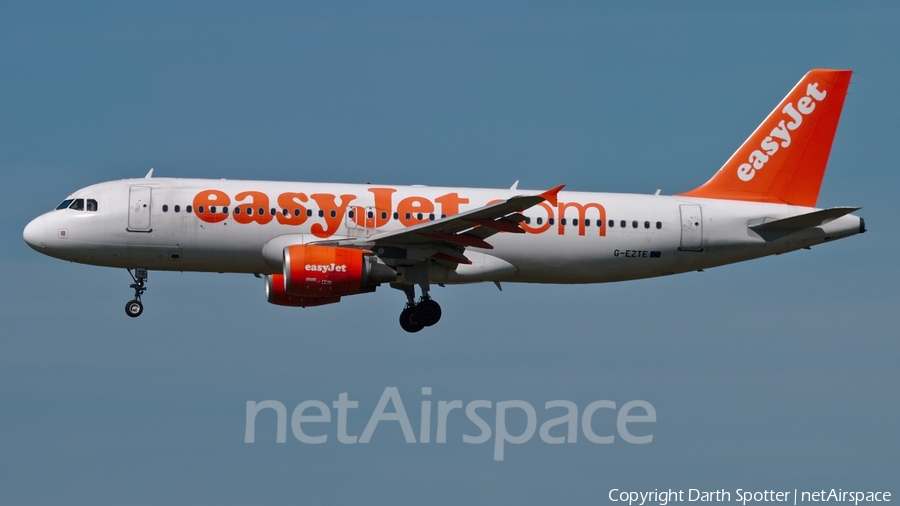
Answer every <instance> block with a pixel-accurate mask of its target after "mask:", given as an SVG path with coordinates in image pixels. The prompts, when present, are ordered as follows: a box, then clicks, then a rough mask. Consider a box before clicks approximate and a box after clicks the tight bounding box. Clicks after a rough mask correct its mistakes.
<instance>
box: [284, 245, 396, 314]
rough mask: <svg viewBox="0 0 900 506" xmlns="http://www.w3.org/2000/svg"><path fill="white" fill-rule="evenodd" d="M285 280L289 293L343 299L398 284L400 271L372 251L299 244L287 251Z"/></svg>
mask: <svg viewBox="0 0 900 506" xmlns="http://www.w3.org/2000/svg"><path fill="white" fill-rule="evenodd" d="M283 278H284V293H285V294H289V295H292V296H300V297H338V298H340V296H342V295H352V294H355V293H364V292H372V291H375V286H377V285H378V284H380V283H391V282H393V281H395V280H396V279H397V271H395V270H394V269H392V268H391V267H388V266H387V265H385V264H383V263H380V262H379V261H378V257H377V256H376V255H375V254H374V253H372V252H371V251H366V250H361V249H355V248H343V247H337V246H318V245H310V244H297V245H293V246H288V247H286V248H284V275H283ZM273 281H274V280H273ZM335 302H337V301H335Z"/></svg>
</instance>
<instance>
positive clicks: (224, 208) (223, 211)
mask: <svg viewBox="0 0 900 506" xmlns="http://www.w3.org/2000/svg"><path fill="white" fill-rule="evenodd" d="M222 214H228V207H227V206H226V207H223V208H222Z"/></svg>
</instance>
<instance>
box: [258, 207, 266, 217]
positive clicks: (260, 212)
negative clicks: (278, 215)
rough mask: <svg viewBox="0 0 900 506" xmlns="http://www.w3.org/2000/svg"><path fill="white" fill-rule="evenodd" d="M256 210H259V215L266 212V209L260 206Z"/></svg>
mask: <svg viewBox="0 0 900 506" xmlns="http://www.w3.org/2000/svg"><path fill="white" fill-rule="evenodd" d="M258 211H259V215H260V216H262V215H264V214H266V210H265V209H263V208H261V207H260V208H259V209H258Z"/></svg>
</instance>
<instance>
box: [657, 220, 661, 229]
mask: <svg viewBox="0 0 900 506" xmlns="http://www.w3.org/2000/svg"><path fill="white" fill-rule="evenodd" d="M661 228H662V222H661V221H657V222H656V230H659V229H661Z"/></svg>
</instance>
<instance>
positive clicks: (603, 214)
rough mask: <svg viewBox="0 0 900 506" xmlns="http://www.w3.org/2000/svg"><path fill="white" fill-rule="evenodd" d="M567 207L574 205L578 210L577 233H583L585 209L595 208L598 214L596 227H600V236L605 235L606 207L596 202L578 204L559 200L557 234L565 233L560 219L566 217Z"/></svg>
mask: <svg viewBox="0 0 900 506" xmlns="http://www.w3.org/2000/svg"><path fill="white" fill-rule="evenodd" d="M569 207H574V208H575V209H577V210H578V235H584V216H585V213H586V212H587V210H588V209H596V210H597V211H598V212H599V214H600V219H599V220H598V221H597V225H598V226H597V228H599V229H600V237H606V226H605V222H606V209H605V208H604V207H603V206H601V205H600V204H597V203H596V202H589V203H587V204H584V205H582V204H579V203H578V202H560V203H559V204H558V205H557V209H559V218H560V220H559V227H558V228H557V230H558V232H559V235H563V234H565V233H566V226H565V225H563V222H562V220H563V219H564V218H565V217H566V209H567V208H569Z"/></svg>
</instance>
